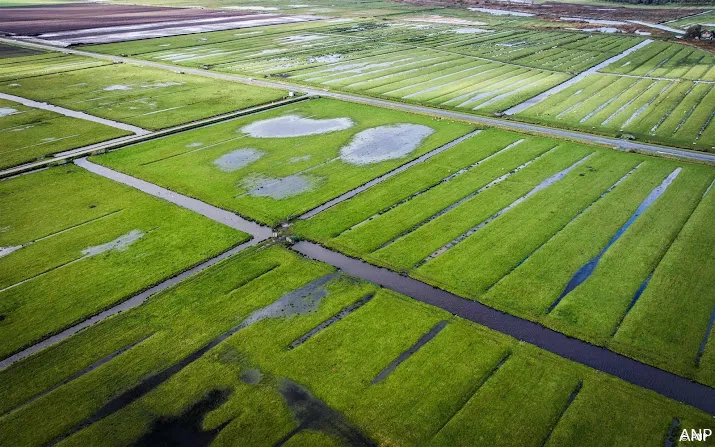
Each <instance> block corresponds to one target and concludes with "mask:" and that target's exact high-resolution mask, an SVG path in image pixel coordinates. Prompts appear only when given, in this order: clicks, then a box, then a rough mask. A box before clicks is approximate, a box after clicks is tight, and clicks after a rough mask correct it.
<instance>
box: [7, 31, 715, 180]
mask: <svg viewBox="0 0 715 447" xmlns="http://www.w3.org/2000/svg"><path fill="white" fill-rule="evenodd" d="M0 42H4V43H8V44H12V45H19V46H26V47H29V48H39V49H42V50H49V51H59V52H63V53H66V54H78V55H81V56H87V57H94V58H98V59H106V60H110V61H114V62H123V63H128V64H132V65H137V66H142V67H152V68H159V69H163V70H169V71H173V72H175V73H177V72H178V73H189V74H193V75H197V76H204V77H209V78H213V79H222V80H225V81H233V82H240V83H243V84H249V85H256V86H260V87H272V88H279V89H290V90H293V91H296V92H302V93H307V94H308V95H313V96H320V97H325V98H332V99H337V100H341V101H348V102H354V103H359V104H367V105H372V106H376V107H383V108H388V109H397V110H404V111H407V112H413V113H418V114H421V115H428V116H433V117H441V118H447V119H455V120H459V121H464V122H467V123H473V124H479V125H484V126H490V127H496V128H501V129H507V130H511V131H516V132H522V133H527V134H531V135H537V136H538V135H541V136H547V137H550V138H559V139H562V140H569V141H576V142H579V143H585V144H595V145H600V146H604V147H609V148H615V149H622V150H630V151H636V152H640V153H644V154H646V155H653V156H660V157H671V158H677V159H681V160H685V161H695V162H700V163H709V164H715V154H709V153H706V152H698V151H691V150H687V149H679V148H676V147H673V146H664V145H658V144H651V143H641V142H635V141H629V140H624V139H620V138H615V137H607V136H602V135H597V134H589V133H586V132H582V131H575V130H569V129H564V128H554V127H548V126H547V125H541V124H531V123H526V122H522V121H515V120H509V119H503V118H502V119H500V118H491V117H487V116H483V115H476V114H473V113H466V112H457V111H453V110H447V109H440V108H435V107H429V106H424V105H418V104H408V103H406V102H400V101H394V100H388V99H378V98H375V97H370V96H362V95H356V94H350V93H342V92H336V91H330V90H328V89H325V88H317V87H316V88H314V87H308V86H305V85H302V84H295V83H288V82H282V81H275V80H271V81H267V80H263V79H254V78H252V77H249V76H243V75H234V74H228V73H221V72H215V71H209V70H201V69H197V68H189V67H181V66H178V65H171V64H164V63H157V62H151V61H146V60H142V59H133V58H128V57H120V56H110V55H106V54H99V53H93V52H90V51H82V50H73V49H69V48H58V47H53V46H51V45H41V44H30V43H28V42H22V41H17V40H14V39H8V38H3V37H0ZM1 176H2V174H1V173H0V177H1Z"/></svg>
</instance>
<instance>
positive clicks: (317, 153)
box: [93, 99, 474, 225]
mask: <svg viewBox="0 0 715 447" xmlns="http://www.w3.org/2000/svg"><path fill="white" fill-rule="evenodd" d="M472 130H474V128H473V127H472V126H470V125H467V124H463V123H456V122H449V121H443V120H436V119H432V118H429V117H425V116H421V115H413V114H409V113H405V112H398V111H392V110H378V109H375V108H374V107H370V106H364V105H358V104H352V103H343V102H339V101H333V100H328V99H314V100H307V101H303V102H300V103H296V104H292V105H289V106H284V107H280V108H277V109H273V110H270V111H266V112H261V113H257V114H253V115H250V116H246V117H242V118H239V119H235V120H231V121H228V122H223V123H220V124H215V125H212V126H209V127H205V128H202V129H197V130H192V131H189V132H184V133H181V134H177V135H173V136H170V137H167V138H162V139H158V140H153V141H149V142H146V143H142V144H138V145H135V146H131V147H128V148H125V149H122V150H120V151H116V152H112V153H109V154H107V155H103V156H100V157H95V158H94V159H93V160H94V161H96V162H97V163H100V164H103V165H105V166H108V167H110V168H113V169H117V170H120V171H122V172H125V173H128V174H130V175H134V176H137V177H140V178H142V179H144V180H147V181H150V182H152V183H156V184H159V185H161V186H164V187H167V188H169V189H172V190H175V191H177V192H181V193H183V194H186V195H189V196H192V197H196V198H199V199H201V200H204V201H206V202H209V203H211V204H213V205H216V206H219V207H221V208H225V209H229V210H233V211H237V212H238V213H240V214H242V215H244V216H246V217H249V218H251V219H255V220H257V221H260V222H264V223H268V224H271V225H275V224H277V223H279V222H281V221H285V220H288V219H290V218H292V217H295V216H298V215H300V214H302V213H303V212H306V211H308V210H310V209H312V208H314V207H316V206H318V205H320V204H321V203H324V202H326V201H328V200H330V199H332V198H334V197H337V196H339V195H340V194H342V193H344V192H346V191H349V190H351V189H353V188H356V187H358V186H360V185H362V184H363V183H366V182H368V181H369V180H372V179H373V178H375V177H378V176H379V175H382V174H384V173H386V172H388V171H390V170H392V169H394V168H397V167H398V166H400V165H403V164H404V163H406V162H408V161H410V160H412V159H414V158H417V157H419V156H420V155H423V154H425V153H427V152H429V151H432V150H434V149H437V148H439V147H441V146H443V145H445V144H447V143H449V142H451V141H453V140H455V139H457V138H459V137H461V136H463V135H465V134H467V133H469V132H470V131H472Z"/></svg>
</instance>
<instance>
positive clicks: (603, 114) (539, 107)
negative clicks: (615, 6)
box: [516, 47, 715, 152]
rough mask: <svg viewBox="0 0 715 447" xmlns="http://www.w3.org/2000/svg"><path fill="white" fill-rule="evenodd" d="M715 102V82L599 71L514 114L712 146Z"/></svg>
mask: <svg viewBox="0 0 715 447" xmlns="http://www.w3.org/2000/svg"><path fill="white" fill-rule="evenodd" d="M646 48H647V47H646ZM713 104H715V83H701V82H697V81H688V80H675V79H672V80H671V79H660V78H648V77H631V76H622V77H619V76H613V75H606V74H596V75H591V76H588V77H586V78H585V79H583V80H582V81H581V82H577V83H576V84H574V85H572V86H570V87H568V88H566V89H564V90H562V91H561V92H559V93H557V94H555V95H553V96H550V97H549V98H547V99H546V100H544V101H542V102H540V103H538V104H536V105H534V106H531V107H529V108H527V109H526V110H524V111H523V112H521V113H518V114H517V115H516V117H517V118H521V119H525V120H528V121H536V122H540V123H547V124H553V125H556V126H561V127H570V128H576V129H584V130H588V131H595V132H600V133H604V132H605V133H609V134H613V135H620V134H622V133H627V134H631V135H633V136H635V137H637V138H638V139H642V140H650V141H656V142H661V143H665V144H671V145H673V144H674V145H678V146H682V147H686V148H692V149H701V150H704V151H708V152H713V151H715V120H714V119H713V118H715V107H713Z"/></svg>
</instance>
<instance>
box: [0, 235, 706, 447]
mask: <svg viewBox="0 0 715 447" xmlns="http://www.w3.org/2000/svg"><path fill="white" fill-rule="evenodd" d="M332 273H333V271H332V269H331V268H330V267H328V266H326V265H324V264H320V263H315V262H310V261H306V260H304V259H302V258H300V257H299V256H298V255H296V254H293V253H291V252H289V251H286V250H284V249H281V248H279V247H266V246H264V247H259V248H257V249H251V250H249V251H248V252H244V253H242V254H240V255H238V256H235V257H233V258H231V259H229V260H227V261H224V262H222V263H220V264H218V265H216V266H214V267H212V268H210V269H209V270H206V271H204V272H203V273H201V274H200V275H199V276H197V277H195V278H193V279H192V280H190V281H187V282H185V283H183V284H181V285H179V286H177V287H175V288H173V289H171V290H168V291H166V292H165V293H162V294H161V295H158V296H156V297H154V298H152V299H151V300H150V301H149V302H148V303H147V304H145V305H144V306H142V307H141V308H137V309H134V310H132V311H130V312H128V313H126V314H123V315H121V316H119V317H117V318H113V319H111V320H108V321H106V322H104V323H102V324H101V325H99V326H96V327H93V328H91V329H89V330H87V331H85V332H83V333H81V334H78V335H77V336H75V337H73V338H71V339H70V340H68V341H66V342H64V343H62V344H60V345H57V346H55V347H53V348H51V349H48V350H46V351H45V352H42V353H41V354H39V355H37V356H34V357H32V358H30V359H28V360H26V361H24V362H23V363H20V364H17V365H14V366H12V367H11V368H9V369H7V370H5V371H3V372H0V395H2V396H3V399H2V400H0V413H2V414H4V416H0V443H2V444H3V445H5V444H11V445H17V446H24V445H38V444H45V443H47V442H50V441H52V440H57V439H62V438H63V437H64V436H65V435H66V434H68V433H72V432H75V431H76V429H77V428H78V427H80V426H81V424H82V422H83V421H88V420H94V419H97V418H96V417H95V418H93V415H95V416H96V415H102V416H104V417H102V418H99V420H98V421H97V422H95V423H93V424H91V425H89V426H88V427H86V428H84V429H83V430H81V431H78V432H76V433H75V434H74V435H73V436H71V437H69V438H67V439H65V440H64V442H63V443H62V444H61V445H65V446H66V445H87V444H92V445H124V444H131V443H133V442H136V441H139V444H145V445H146V444H147V443H148V444H150V445H151V444H152V441H153V445H156V443H158V442H160V441H166V440H171V439H175V438H174V437H175V436H177V435H180V436H183V437H182V438H181V439H182V440H184V441H190V440H192V439H193V440H197V439H212V438H213V440H214V443H213V445H275V444H276V443H278V442H281V441H287V445H311V446H329V445H342V444H344V443H346V442H349V440H352V441H353V442H355V441H356V440H363V442H368V441H367V439H370V440H372V441H373V442H375V443H379V444H382V445H388V444H389V445H455V444H458V445H473V444H474V443H475V442H476V443H479V444H481V445H520V446H541V445H548V446H573V445H598V446H602V445H619V446H628V445H633V446H639V447H640V446H643V445H661V444H663V443H664V440H666V438H667V437H668V436H669V432H670V430H669V427H670V426H671V422H672V420H673V418H677V419H678V420H679V427H682V428H693V427H706V426H708V425H707V424H710V423H711V417H710V416H708V415H705V414H703V413H701V412H699V411H696V410H694V409H692V408H689V407H687V406H684V405H681V404H679V403H676V402H674V401H671V400H668V399H665V398H662V397H660V396H658V395H657V394H654V393H651V392H648V391H644V390H642V389H639V388H637V387H634V386H631V385H628V384H626V383H624V382H622V381H619V380H617V379H614V378H612V377H610V376H607V375H604V374H600V373H597V372H594V371H593V370H591V369H588V368H585V367H582V366H580V365H577V364H574V363H571V362H568V361H565V360H563V359H560V358H558V357H555V356H553V355H551V354H548V353H545V352H543V351H541V350H539V349H536V348H534V347H533V346H530V345H525V344H522V343H519V342H517V341H516V340H513V339H511V338H508V337H505V336H502V335H500V334H498V333H495V332H492V331H489V330H486V329H484V328H482V327H479V326H477V325H474V324H470V323H467V322H465V321H463V320H460V319H458V318H454V317H452V316H451V315H449V314H447V313H445V312H443V311H440V310H438V309H435V308H431V307H429V306H425V305H422V304H419V303H417V302H415V301H413V300H410V299H408V298H405V297H403V296H400V295H397V294H395V293H392V292H389V291H386V290H382V289H378V288H377V287H375V286H374V285H372V284H369V283H365V282H361V281H357V280H354V279H352V278H349V277H345V276H343V275H332V276H327V277H326V276H325V275H331V274H332ZM321 278H323V279H321ZM306 285H308V286H310V285H312V287H309V288H308V289H306V288H305V286H306ZM300 288H302V292H300V293H297V294H295V293H294V294H292V295H291V294H290V292H291V291H293V290H296V289H300ZM290 296H294V297H297V298H299V299H298V301H295V302H294V303H295V304H297V306H296V307H290V306H289V307H287V308H286V307H282V306H278V305H277V304H276V303H285V302H286V297H290ZM371 296H372V299H370V300H369V301H368V302H367V303H366V304H363V305H362V306H361V307H359V308H358V309H357V310H355V311H353V312H352V313H350V314H349V315H347V316H345V317H344V318H343V319H342V320H340V321H338V322H336V323H334V324H332V325H330V326H329V327H327V328H326V329H324V330H322V331H320V332H318V333H317V334H315V335H313V336H312V337H311V338H309V339H308V340H307V341H305V342H304V343H302V344H301V345H299V346H297V347H295V348H293V349H290V348H289V345H290V344H291V343H292V342H293V341H294V340H296V339H298V338H299V337H301V336H302V335H303V334H306V333H308V332H309V331H311V329H313V328H314V327H316V326H318V325H319V324H321V322H323V321H325V320H327V319H329V318H330V317H331V316H333V315H335V314H337V313H338V312H340V311H341V309H344V308H345V307H348V306H350V305H351V304H353V303H356V302H358V301H360V300H364V299H365V297H371ZM281 297H282V298H281ZM266 306H270V307H266ZM267 309H271V310H273V311H274V312H273V313H272V314H268V313H267V312H266V310H267ZM280 309H283V311H280ZM261 315H263V316H266V318H263V319H261V318H260V317H259V316H261ZM441 321H446V323H447V324H446V326H445V327H444V329H443V330H442V331H440V332H439V333H438V334H437V336H436V337H434V338H433V339H432V340H431V341H429V342H428V343H427V344H425V345H424V346H422V347H421V348H420V349H419V350H418V351H417V352H416V353H414V354H413V355H412V356H410V357H409V358H407V359H406V360H405V361H404V362H403V363H401V364H400V365H399V366H398V367H397V368H396V369H395V370H394V371H392V372H391V373H390V374H389V375H388V376H387V377H386V378H385V380H383V381H381V382H379V383H376V384H372V383H371V382H372V381H373V379H374V377H375V376H377V375H378V373H380V371H381V370H383V368H385V366H387V365H388V364H389V363H390V362H392V361H393V360H394V359H395V358H397V357H398V356H399V355H400V353H402V352H404V351H406V350H407V349H409V348H410V346H412V345H413V344H414V343H415V342H416V341H417V340H418V339H419V338H421V337H422V336H423V335H424V334H425V333H427V332H428V331H430V329H431V328H433V327H434V326H435V325H436V324H438V323H440V322H441ZM231 328H233V331H232V329H231ZM222 334H224V335H226V334H231V335H229V336H228V337H225V336H224V337H222V336H221V335H222ZM212 340H213V341H214V343H212ZM216 341H220V342H219V343H216ZM206 346H211V348H210V349H206V348H205V347H206ZM202 347H204V348H202ZM117 351H119V352H120V353H119V354H118V355H116V356H114V357H113V358H111V359H110V360H106V359H107V357H108V356H111V355H112V354H113V353H117ZM192 353H198V354H194V355H192ZM102 359H105V361H104V362H102ZM97 362H100V363H101V366H98V367H96V364H97ZM172 365H175V367H174V369H171V368H172ZM176 365H180V366H181V368H179V367H176ZM162 371H171V373H165V374H162V373H161V372H162ZM152 377H161V380H158V379H154V382H153V385H154V386H152V387H145V388H141V387H139V388H137V385H138V384H139V383H141V382H142V381H145V380H147V379H148V378H149V379H148V381H149V382H151V381H152V380H153V379H150V378H152ZM144 383H147V382H144ZM130 390H141V391H136V392H132V393H131V394H127V391H130ZM117 396H121V397H122V399H123V400H122V402H121V403H120V402H119V401H117V400H115V399H116V397H117ZM129 396H131V397H129ZM108 402H114V403H115V405H113V406H112V407H111V410H110V409H108V407H104V408H103V405H105V404H106V403H108ZM115 410H116V411H115ZM477 420H478V421H479V423H475V421H477ZM178 422H183V425H181V427H180V428H181V429H182V431H178V428H179V427H177V425H176V424H177V423H178ZM28 427H33V429H32V430H28Z"/></svg>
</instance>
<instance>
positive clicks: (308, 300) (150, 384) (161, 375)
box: [49, 272, 340, 445]
mask: <svg viewBox="0 0 715 447" xmlns="http://www.w3.org/2000/svg"><path fill="white" fill-rule="evenodd" d="M338 275H340V273H337V272H336V273H330V274H328V275H325V276H322V277H320V278H318V279H316V280H314V281H312V282H310V283H308V284H306V285H305V286H303V287H301V288H300V289H296V290H294V291H292V292H290V293H288V294H286V295H284V296H283V297H281V298H279V299H278V300H276V301H274V302H273V303H271V304H269V305H267V306H265V307H263V308H261V309H259V310H257V311H255V312H253V313H252V314H250V315H249V316H248V317H247V318H245V319H244V320H243V321H241V323H240V324H238V325H237V326H234V327H233V328H231V329H229V330H227V331H226V332H224V333H222V334H220V335H219V336H218V337H216V338H214V339H213V340H211V341H209V342H208V343H206V344H205V345H203V346H202V347H200V348H199V349H197V350H196V351H194V352H192V353H191V354H189V355H188V356H186V357H184V358H183V359H181V360H179V361H178V362H176V363H174V364H173V365H171V366H169V367H167V368H165V369H163V370H161V371H159V372H157V373H155V374H154V375H151V376H149V377H147V378H146V379H144V380H143V381H142V382H140V383H139V384H137V385H135V386H134V387H132V388H129V389H127V390H125V391H123V392H121V393H120V394H118V395H116V396H115V397H113V398H112V399H110V400H109V401H108V402H107V403H106V404H104V406H103V407H102V408H100V409H99V410H97V411H96V412H95V413H94V414H93V415H92V416H89V417H88V418H86V419H85V420H83V421H82V422H80V423H79V424H77V425H76V426H74V427H72V428H71V429H69V430H68V431H67V432H66V433H65V434H63V435H62V436H60V437H58V438H57V439H55V440H54V441H52V442H50V443H49V445H56V444H57V443H59V442H61V441H62V440H64V439H66V438H68V437H70V436H72V435H73V434H75V433H77V432H78V431H80V430H82V429H83V428H85V427H88V426H90V425H92V424H94V423H95V422H97V421H100V420H102V419H104V418H106V417H108V416H110V415H112V414H114V413H116V412H117V411H119V410H121V409H122V408H124V407H126V406H127V405H130V404H131V403H133V402H135V401H136V400H138V399H140V398H141V397H143V396H145V395H146V394H148V393H150V392H151V391H153V390H154V389H156V388H157V387H158V386H159V385H161V384H162V383H164V382H166V381H167V380H169V379H170V378H172V377H173V376H175V375H176V374H178V373H179V372H181V371H182V370H183V369H184V368H186V367H187V366H189V365H190V364H192V363H193V362H195V361H196V360H198V359H200V358H201V357H202V356H203V355H204V354H206V353H207V352H208V351H210V350H211V349H212V348H214V347H216V346H218V345H219V344H221V343H222V342H223V341H224V340H226V339H227V338H229V337H230V336H232V335H234V334H235V333H236V332H238V331H240V330H241V329H244V328H246V327H248V326H250V325H252V324H255V323H257V322H259V321H262V320H265V319H267V318H282V317H289V316H292V315H302V314H305V313H308V312H312V311H313V310H315V309H317V307H318V305H319V304H320V301H321V300H322V299H323V298H324V297H325V296H326V295H327V291H326V290H325V285H326V284H327V283H328V282H329V281H330V280H332V279H333V278H335V277H337V276H338Z"/></svg>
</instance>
